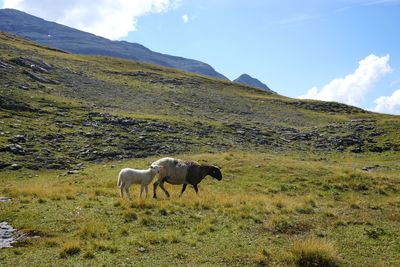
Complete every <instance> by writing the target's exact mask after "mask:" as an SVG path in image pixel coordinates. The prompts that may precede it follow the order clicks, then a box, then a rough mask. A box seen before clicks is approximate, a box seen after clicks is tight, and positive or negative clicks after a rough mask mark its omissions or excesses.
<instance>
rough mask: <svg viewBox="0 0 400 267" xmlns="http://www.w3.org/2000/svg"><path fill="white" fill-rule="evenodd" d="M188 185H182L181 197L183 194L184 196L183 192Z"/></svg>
mask: <svg viewBox="0 0 400 267" xmlns="http://www.w3.org/2000/svg"><path fill="white" fill-rule="evenodd" d="M186 186H187V184H183V186H182V190H181V194H180V195H179V197H181V196H182V194H183V192H185V190H186Z"/></svg>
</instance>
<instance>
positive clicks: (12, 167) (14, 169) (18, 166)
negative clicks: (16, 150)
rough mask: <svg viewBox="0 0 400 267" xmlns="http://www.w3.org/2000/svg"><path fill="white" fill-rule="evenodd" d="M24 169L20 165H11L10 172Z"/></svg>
mask: <svg viewBox="0 0 400 267" xmlns="http://www.w3.org/2000/svg"><path fill="white" fill-rule="evenodd" d="M21 168H22V167H21V166H20V165H18V164H17V163H13V164H11V166H10V170H13V171H16V170H19V169H21Z"/></svg>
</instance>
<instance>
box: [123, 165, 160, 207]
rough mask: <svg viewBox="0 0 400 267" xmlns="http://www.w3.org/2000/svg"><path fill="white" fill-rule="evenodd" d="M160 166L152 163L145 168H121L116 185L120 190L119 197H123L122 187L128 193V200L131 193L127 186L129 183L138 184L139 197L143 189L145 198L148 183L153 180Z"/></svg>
mask: <svg viewBox="0 0 400 267" xmlns="http://www.w3.org/2000/svg"><path fill="white" fill-rule="evenodd" d="M160 168H161V167H160V166H158V165H152V166H150V168H148V169H147V170H136V169H131V168H125V169H122V170H121V171H120V172H119V175H118V187H119V189H120V191H121V197H124V189H125V192H126V194H127V195H128V198H129V200H130V199H131V195H130V193H129V187H130V185H131V184H140V194H139V198H141V197H142V193H143V189H144V190H145V191H146V198H147V194H148V191H149V189H148V185H149V184H150V183H151V181H152V180H153V178H154V176H155V175H156V174H157V173H159V172H160Z"/></svg>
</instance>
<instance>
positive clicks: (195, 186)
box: [193, 184, 199, 194]
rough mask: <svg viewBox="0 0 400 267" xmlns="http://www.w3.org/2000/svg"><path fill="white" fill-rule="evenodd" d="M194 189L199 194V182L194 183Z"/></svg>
mask: <svg viewBox="0 0 400 267" xmlns="http://www.w3.org/2000/svg"><path fill="white" fill-rule="evenodd" d="M193 188H194V191H196V194H199V188H198V187H197V184H194V185H193Z"/></svg>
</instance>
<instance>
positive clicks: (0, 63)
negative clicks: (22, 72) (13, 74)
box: [0, 60, 14, 69]
mask: <svg viewBox="0 0 400 267" xmlns="http://www.w3.org/2000/svg"><path fill="white" fill-rule="evenodd" d="M0 68H1V69H11V68H14V66H12V65H10V64H8V63H5V62H4V61H1V60H0Z"/></svg>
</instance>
